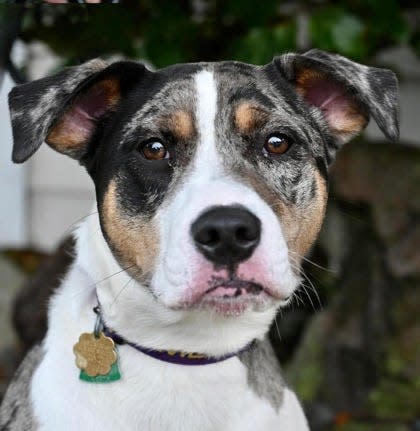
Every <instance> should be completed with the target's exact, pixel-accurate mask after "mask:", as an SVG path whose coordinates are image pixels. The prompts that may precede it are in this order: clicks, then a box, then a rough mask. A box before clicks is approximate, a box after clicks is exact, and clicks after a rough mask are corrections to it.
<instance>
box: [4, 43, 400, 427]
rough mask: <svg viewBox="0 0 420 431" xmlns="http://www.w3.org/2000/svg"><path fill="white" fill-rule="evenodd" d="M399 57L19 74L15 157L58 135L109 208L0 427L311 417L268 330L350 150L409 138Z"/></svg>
mask: <svg viewBox="0 0 420 431" xmlns="http://www.w3.org/2000/svg"><path fill="white" fill-rule="evenodd" d="M397 99H398V89H397V80H396V77H395V74H394V73H393V72H391V71H389V70H385V69H378V68H373V67H368V66H364V65H361V64H358V63H355V62H353V61H351V60H349V59H346V58H344V57H342V56H339V55H336V54H332V53H327V52H323V51H319V50H311V51H309V52H306V53H304V54H293V53H289V54H285V55H281V56H279V57H276V58H274V60H273V61H272V62H271V63H269V64H267V65H264V66H254V65H249V64H245V63H240V62H234V61H224V62H216V63H193V64H181V65H174V66H170V67H167V68H164V69H161V70H158V71H150V70H148V69H147V68H146V67H145V66H144V65H142V64H139V63H136V62H130V61H122V62H116V63H113V64H110V65H108V64H107V63H106V62H104V61H102V60H92V61H90V62H87V63H84V64H82V65H80V66H76V67H71V68H68V69H65V70H64V71H61V72H59V73H58V74H56V75H54V76H51V77H47V78H44V79H40V80H38V81H34V82H31V83H27V84H24V85H20V86H17V87H15V88H14V89H13V90H12V91H11V93H10V96H9V103H10V111H11V122H12V128H13V135H14V147H13V156H12V158H13V161H14V162H17V163H22V162H24V161H25V160H27V159H28V158H29V157H30V156H31V155H32V154H33V153H35V151H36V150H37V149H38V148H39V147H40V146H41V144H42V142H43V141H45V142H46V143H47V144H48V145H49V146H51V147H52V148H53V149H54V150H56V151H58V152H60V153H63V154H66V155H68V156H70V157H72V158H74V159H76V160H78V161H79V163H80V164H81V165H82V166H84V167H85V168H86V170H87V172H88V173H89V175H90V176H91V178H92V180H93V182H94V184H95V190H96V199H97V212H96V213H95V214H92V215H90V216H89V217H87V218H86V220H85V221H84V222H82V223H81V224H80V226H79V227H78V228H77V230H76V232H75V238H76V241H77V245H76V253H75V260H74V263H73V265H72V267H71V269H70V270H69V272H68V273H67V275H66V277H65V278H64V280H63V282H62V284H61V287H60V288H59V289H58V290H57V292H56V293H55V294H54V295H53V297H52V299H51V301H50V305H49V315H48V321H49V328H48V332H47V335H46V337H45V340H44V341H43V343H42V344H41V345H40V346H37V347H35V348H34V349H33V350H32V351H31V352H30V353H29V354H28V355H27V357H26V359H25V360H24V361H23V363H22V364H21V366H20V368H19V369H18V371H17V374H16V376H15V378H14V380H13V381H12V383H11V385H10V386H9V389H8V391H7V394H6V396H5V399H4V400H3V404H2V407H1V414H0V429H1V430H4V431H5V430H8V431H9V430H19V431H22V430H31V431H32V430H42V431H52V430H54V431H56V430H71V431H72V430H90V431H91V430H93V431H94V430H101V431H104V430H113V431H115V430H141V431H148V430H150V431H161V430H187V431H190V430H191V431H193V430H194V431H195V430H203V431H205V430H208V431H215V430H227V431H236V430H241V431H244V430H265V431H267V430H287V431H303V430H308V429H309V428H308V424H307V420H306V418H305V415H304V412H303V409H302V407H301V405H300V403H299V401H298V399H297V397H296V395H295V393H294V392H293V390H292V389H291V388H289V387H288V385H287V384H286V383H285V381H284V380H283V378H282V376H281V369H280V367H279V365H278V363H277V361H276V359H275V356H274V353H273V351H272V348H271V346H270V343H269V341H268V339H267V337H266V335H267V331H268V329H269V326H270V324H271V323H272V321H273V319H274V317H275V315H276V312H277V311H278V309H279V307H283V306H286V305H287V304H288V303H289V302H290V301H291V299H292V298H293V293H294V292H295V290H296V289H297V287H298V286H299V283H300V278H299V266H300V263H301V260H302V258H303V256H304V255H305V253H307V252H308V250H309V249H310V247H311V245H312V244H313V242H314V240H315V238H316V236H317V234H318V232H319V230H320V227H321V223H322V220H323V217H324V212H325V207H326V202H327V192H328V170H329V167H330V165H331V163H332V162H333V160H334V158H335V155H336V152H337V151H338V150H339V149H340V147H341V146H342V145H344V144H345V143H346V142H348V141H349V140H350V139H351V138H352V137H354V136H355V135H357V134H358V133H359V132H361V131H362V130H363V129H364V128H365V126H366V125H367V124H368V122H369V118H370V117H373V119H374V120H375V121H376V123H377V124H378V126H379V128H380V129H381V130H382V131H383V133H384V134H385V136H386V137H388V138H389V139H391V140H396V139H397V138H398V135H399V126H398V101H397Z"/></svg>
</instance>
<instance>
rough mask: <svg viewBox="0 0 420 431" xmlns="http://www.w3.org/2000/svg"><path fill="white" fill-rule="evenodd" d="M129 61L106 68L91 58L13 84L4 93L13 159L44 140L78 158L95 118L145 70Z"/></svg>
mask: <svg viewBox="0 0 420 431" xmlns="http://www.w3.org/2000/svg"><path fill="white" fill-rule="evenodd" d="M145 70H146V69H145V67H144V66H143V65H141V64H139V63H134V62H117V63H114V64H112V65H110V66H107V64H106V63H105V62H104V61H102V60H92V61H89V62H87V63H84V64H82V65H80V66H75V67H70V68H67V69H64V70H63V71H62V72H59V73H58V74H56V75H53V76H50V77H47V78H43V79H39V80H37V81H33V82H29V83H27V84H23V85H20V86H17V87H15V88H13V89H12V91H11V92H10V94H9V108H10V114H11V120H12V130H13V140H14V145H13V155H12V160H13V161H14V162H15V163H22V162H24V161H25V160H27V159H28V158H29V157H30V156H31V155H32V154H33V153H35V151H36V150H37V149H38V148H39V147H40V146H41V144H42V143H43V142H44V141H45V142H46V143H47V144H48V145H50V146H51V147H52V148H53V149H55V150H56V151H58V152H60V153H63V154H66V155H68V156H70V157H73V158H75V159H78V160H81V159H82V158H83V156H84V155H85V154H86V153H87V151H88V146H89V143H90V141H91V138H92V137H93V135H94V133H95V131H96V129H97V126H98V124H99V122H100V121H102V120H103V119H105V118H107V117H108V116H110V115H111V114H112V112H113V111H115V109H116V108H117V106H118V104H119V102H120V100H121V98H122V97H123V96H124V94H125V93H126V92H127V91H128V90H129V88H130V87H131V86H132V85H133V83H134V82H136V81H138V79H139V78H141V77H142V76H143V74H144V72H145Z"/></svg>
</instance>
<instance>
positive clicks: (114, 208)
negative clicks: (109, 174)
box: [101, 179, 160, 279]
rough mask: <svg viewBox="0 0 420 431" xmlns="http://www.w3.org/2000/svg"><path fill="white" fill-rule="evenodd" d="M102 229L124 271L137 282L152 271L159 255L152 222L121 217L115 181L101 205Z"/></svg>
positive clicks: (155, 229)
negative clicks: (136, 278)
mask: <svg viewBox="0 0 420 431" xmlns="http://www.w3.org/2000/svg"><path fill="white" fill-rule="evenodd" d="M101 218H102V221H103V227H104V229H105V232H106V234H107V236H108V240H109V241H110V243H111V247H112V249H113V250H114V252H115V253H116V254H117V257H118V259H119V260H120V263H121V264H122V265H123V267H124V268H130V270H129V272H131V273H132V274H135V275H137V276H138V277H140V278H141V279H145V278H147V276H148V275H150V273H151V272H152V270H153V267H154V265H155V262H156V259H157V255H158V252H159V243H160V241H159V235H158V229H157V226H156V224H155V223H154V222H153V221H150V220H145V219H142V218H140V217H139V218H133V217H130V216H127V215H126V214H124V210H123V209H122V208H121V207H120V205H119V203H118V191H117V182H116V180H115V179H113V180H111V181H110V183H109V186H108V190H107V191H106V193H105V196H104V200H103V203H102V214H101Z"/></svg>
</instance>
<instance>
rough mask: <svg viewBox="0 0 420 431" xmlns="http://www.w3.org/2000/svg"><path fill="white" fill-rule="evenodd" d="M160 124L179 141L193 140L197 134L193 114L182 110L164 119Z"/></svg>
mask: <svg viewBox="0 0 420 431" xmlns="http://www.w3.org/2000/svg"><path fill="white" fill-rule="evenodd" d="M160 123H161V126H162V127H163V128H165V129H169V131H170V132H171V133H173V135H174V136H175V137H176V138H177V139H179V140H185V141H187V140H191V139H192V138H193V137H194V136H195V133H196V132H195V127H194V121H193V116H192V114H191V113H190V112H188V111H184V110H181V109H180V110H178V111H175V112H173V113H171V114H170V115H168V116H165V117H163V118H162V119H161V120H160Z"/></svg>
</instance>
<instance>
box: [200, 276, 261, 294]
mask: <svg viewBox="0 0 420 431" xmlns="http://www.w3.org/2000/svg"><path fill="white" fill-rule="evenodd" d="M263 290H264V289H263V287H262V286H261V285H260V284H258V283H254V282H252V281H246V280H239V279H231V280H223V281H220V282H218V283H217V284H215V285H213V286H212V287H210V288H209V289H207V290H206V292H205V293H204V296H208V297H213V298H225V299H227V298H238V297H240V296H246V295H251V296H252V295H254V296H255V295H259V294H260V293H261V292H263Z"/></svg>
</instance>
